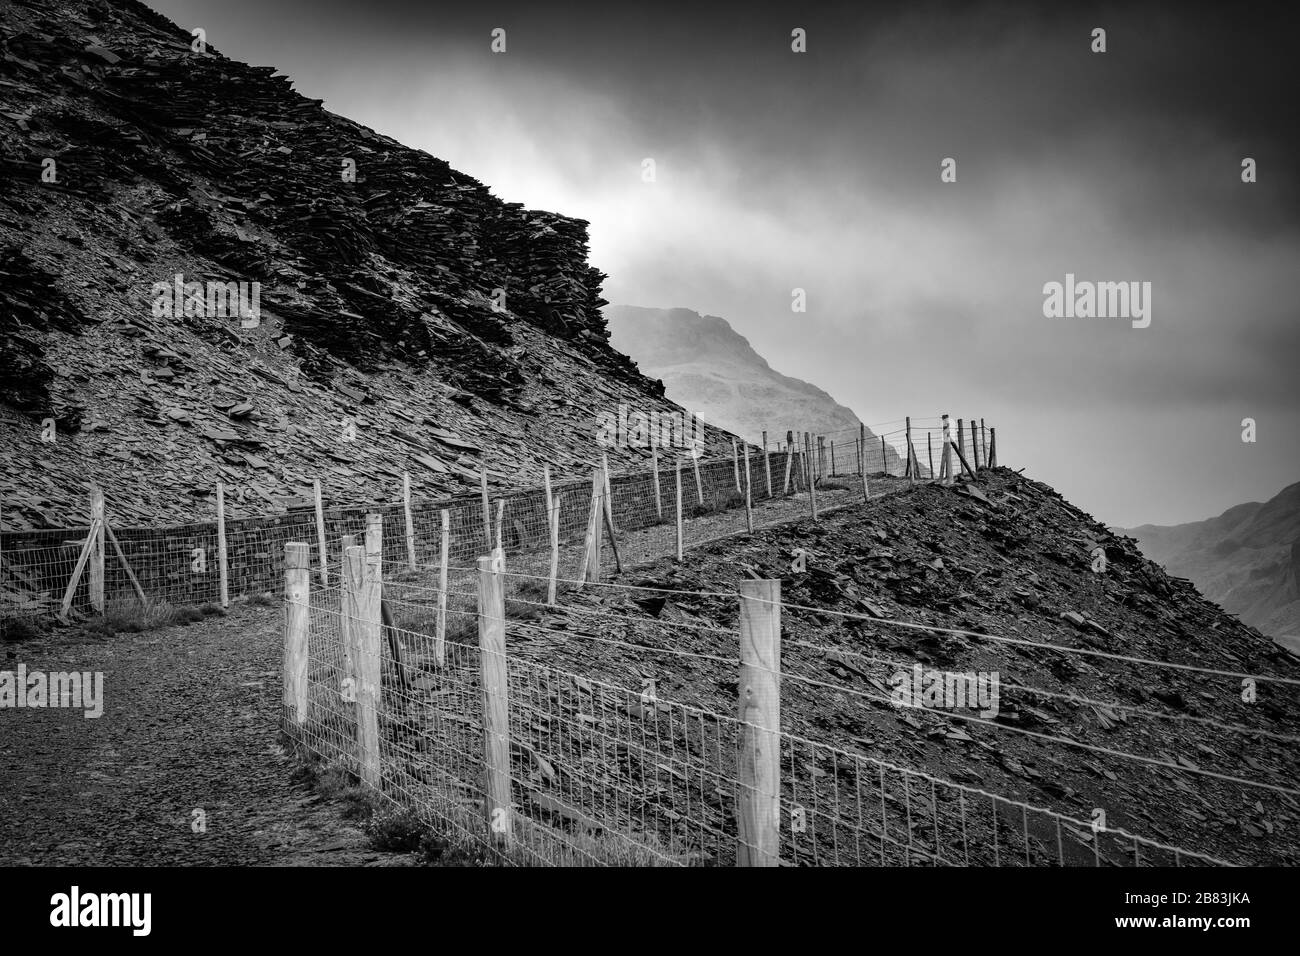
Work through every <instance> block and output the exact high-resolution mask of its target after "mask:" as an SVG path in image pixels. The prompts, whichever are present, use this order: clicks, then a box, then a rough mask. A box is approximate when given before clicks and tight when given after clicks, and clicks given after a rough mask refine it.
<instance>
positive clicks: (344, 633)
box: [339, 534, 357, 703]
mask: <svg viewBox="0 0 1300 956" xmlns="http://www.w3.org/2000/svg"><path fill="white" fill-rule="evenodd" d="M356 544H357V539H356V536H355V535H351V534H345V535H343V537H342V538H340V539H339V588H340V590H339V642H340V644H341V645H342V647H343V674H342V676H341V677H340V678H339V693H340V695H341V696H342V697H343V698H344V699H345V700H347V701H348V702H349V703H356V699H357V695H356V685H357V665H356V655H355V654H354V653H353V645H354V638H353V631H355V630H356V624H355V621H356V614H357V608H356V596H355V595H354V594H353V590H354V588H353V585H352V576H351V575H350V574H348V573H347V571H346V570H345V568H344V565H346V564H347V563H348V551H349V550H351V549H352V548H354V547H356ZM345 683H346V685H347V693H344V692H343V688H344V684H345Z"/></svg>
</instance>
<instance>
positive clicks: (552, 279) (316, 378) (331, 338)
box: [0, 0, 730, 530]
mask: <svg viewBox="0 0 1300 956" xmlns="http://www.w3.org/2000/svg"><path fill="white" fill-rule="evenodd" d="M195 45H196V44H195V38H194V37H192V36H191V34H190V33H189V32H188V31H187V30H184V29H182V28H180V27H178V26H177V25H175V24H172V23H171V22H169V21H167V20H166V19H165V18H163V17H161V16H159V15H158V14H156V13H154V12H153V11H151V10H149V9H147V8H146V7H144V6H143V5H141V4H139V3H135V2H130V0H126V2H121V3H112V4H110V3H105V2H98V0H64V2H53V3H51V2H44V0H42V2H40V3H36V2H16V0H0V157H2V159H0V177H2V178H3V180H4V181H5V188H4V189H3V190H0V443H3V445H4V446H5V448H6V449H7V451H8V452H9V453H8V454H6V455H5V457H4V459H3V463H2V464H0V494H2V495H3V501H4V516H3V522H4V524H3V527H4V528H5V529H6V530H21V529H25V528H40V527H67V526H71V525H77V524H84V523H85V514H84V513H85V510H86V505H85V501H86V494H85V488H84V484H85V482H86V481H87V479H89V478H91V477H93V478H95V479H96V480H98V481H99V482H100V484H101V485H103V487H104V489H105V493H106V495H107V497H108V502H109V508H110V514H111V515H113V516H114V518H115V520H117V521H118V522H120V523H127V524H129V523H140V524H159V523H161V524H175V523H179V522H182V521H185V520H196V519H203V520H211V517H212V513H213V511H212V508H213V497H214V491H213V489H214V487H215V483H216V481H217V480H218V479H221V480H223V481H225V482H226V484H227V485H228V486H229V489H230V493H229V494H228V496H227V497H228V501H229V504H230V508H231V509H232V514H233V515H235V516H238V515H241V514H255V513H265V512H275V511H278V510H283V509H284V507H286V505H292V504H294V503H296V502H301V500H302V499H303V498H304V497H305V496H306V495H308V494H309V493H310V489H311V480H312V479H313V478H319V479H321V480H322V483H323V485H324V488H325V494H326V496H327V498H329V499H330V500H332V501H339V502H344V501H346V502H350V503H355V502H365V501H375V500H392V499H393V497H394V495H395V491H394V489H395V487H396V484H395V483H396V482H397V481H398V480H399V476H400V474H401V473H402V472H403V471H410V472H411V474H412V479H413V482H414V485H415V488H416V492H417V494H430V495H434V494H442V493H446V492H454V491H456V490H460V489H463V488H466V487H469V486H471V485H472V484H473V483H474V482H475V481H476V477H477V472H478V468H479V466H480V463H485V464H486V467H487V469H488V473H489V477H490V479H491V483H492V484H493V485H499V484H511V485H512V486H518V485H519V484H521V483H523V482H525V481H537V482H540V478H541V466H542V464H543V463H546V462H549V463H551V465H552V467H553V470H554V471H555V472H556V473H557V474H559V473H569V474H574V473H581V472H583V471H584V470H585V469H586V468H587V467H588V466H589V464H590V462H591V461H592V458H593V453H594V451H597V450H598V449H595V447H594V436H595V435H596V432H597V428H598V425H597V421H596V417H597V415H598V414H599V413H600V412H603V411H611V412H612V411H614V410H615V409H616V408H617V406H618V405H619V403H622V402H625V403H628V404H630V405H632V406H633V407H637V408H640V409H643V410H645V411H647V412H650V411H653V410H662V411H668V412H671V411H674V410H676V407H675V406H673V405H672V403H670V402H668V401H666V400H665V399H664V398H663V393H662V387H661V386H660V385H659V384H658V383H657V382H654V381H652V380H650V379H647V378H645V377H644V376H642V375H641V374H640V373H639V372H638V371H637V370H636V368H635V366H633V365H632V364H631V362H630V361H629V360H628V359H627V358H626V357H625V356H623V355H620V354H619V353H617V352H616V351H614V350H613V349H611V348H610V347H609V345H608V341H607V339H608V333H607V331H606V329H605V325H604V320H603V318H602V317H601V313H600V307H601V306H602V305H604V300H603V299H602V298H601V297H600V286H601V281H602V279H603V275H602V274H601V273H600V272H599V271H598V270H597V269H595V268H594V267H592V266H591V265H590V264H589V263H588V261H587V228H586V223H585V222H582V221H581V220H576V219H570V218H566V217H564V216H561V215H557V214H554V213H550V212H540V211H536V210H529V209H525V208H523V207H522V206H520V205H519V204H516V203H509V202H504V201H502V200H500V199H498V198H496V197H494V196H493V195H492V194H491V193H490V192H489V190H488V188H487V187H486V186H484V185H483V184H481V183H479V182H477V181H475V180H474V179H473V178H471V177H470V176H468V175H465V174H464V173H461V172H458V171H456V170H454V169H452V168H450V167H449V166H448V165H447V164H446V163H445V162H443V161H442V160H439V159H436V158H435V157H433V156H430V155H428V154H425V153H423V152H419V151H416V150H412V149H408V148H406V147H403V146H402V145H401V144H399V143H397V142H395V141H393V140H392V139H389V138H387V137H385V136H381V135H379V134H377V133H375V132H373V131H372V130H370V129H367V128H366V127H364V126H362V125H360V124H358V123H355V122H352V121H350V120H347V119H344V118H342V117H339V116H336V115H334V114H331V113H329V112H328V111H326V110H325V109H323V108H322V107H321V105H320V103H319V101H315V100H310V99H307V98H305V97H303V96H301V95H299V94H298V93H296V92H294V91H293V89H292V87H291V83H290V81H289V80H288V78H287V77H284V76H281V75H277V74H276V73H275V71H274V69H273V68H271V67H254V66H249V65H246V64H243V63H239V62H236V61H233V60H230V59H228V58H226V57H224V56H222V55H221V54H220V53H219V52H218V51H217V50H215V49H214V48H212V47H210V46H208V47H206V48H203V49H202V50H198V51H196V49H195V48H194V46H195ZM353 174H354V175H353ZM178 275H179V276H181V281H182V282H183V283H194V282H197V283H202V284H204V288H206V287H207V286H206V284H207V283H229V282H235V283H239V282H243V283H248V284H249V285H248V288H250V289H251V287H252V285H251V284H252V283H257V284H258V286H257V288H258V289H259V304H260V309H259V313H258V321H257V322H256V324H254V323H251V322H248V321H245V318H244V317H241V316H220V315H213V314H207V313H204V314H196V315H184V314H179V315H169V314H167V311H168V310H167V309H166V307H165V302H163V301H162V297H160V296H158V295H157V290H156V288H155V284H156V283H166V284H169V285H172V286H174V285H175V281H176V280H175V277H176V276H178ZM709 440H710V442H713V443H716V448H717V450H723V449H726V450H729V447H730V445H729V442H725V443H724V440H723V437H722V435H721V433H719V432H717V431H716V430H710V432H709ZM610 454H611V459H612V464H613V465H614V466H615V467H616V468H617V467H618V466H620V465H621V464H627V463H629V462H630V461H631V460H632V456H636V459H637V460H638V461H639V460H640V459H641V458H645V457H648V454H649V452H648V451H644V450H635V451H629V450H619V449H611V450H610Z"/></svg>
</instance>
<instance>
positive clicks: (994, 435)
mask: <svg viewBox="0 0 1300 956" xmlns="http://www.w3.org/2000/svg"><path fill="white" fill-rule="evenodd" d="M997 466H998V430H997V429H996V428H990V429H989V467H990V468H996V467H997Z"/></svg>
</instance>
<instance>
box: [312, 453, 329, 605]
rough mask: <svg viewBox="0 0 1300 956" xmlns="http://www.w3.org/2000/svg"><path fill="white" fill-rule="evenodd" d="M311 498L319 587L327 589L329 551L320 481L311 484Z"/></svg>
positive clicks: (315, 480)
mask: <svg viewBox="0 0 1300 956" xmlns="http://www.w3.org/2000/svg"><path fill="white" fill-rule="evenodd" d="M311 491H312V497H313V498H315V499H316V548H317V551H318V552H319V554H320V586H321V587H328V586H329V583H330V573H329V551H328V550H327V549H326V547H325V507H324V503H323V501H322V500H321V493H320V479H319V478H313V479H312V482H311Z"/></svg>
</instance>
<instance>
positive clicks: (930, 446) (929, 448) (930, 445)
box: [925, 428, 934, 480]
mask: <svg viewBox="0 0 1300 956" xmlns="http://www.w3.org/2000/svg"><path fill="white" fill-rule="evenodd" d="M932 437H933V436H932V435H931V434H930V429H929V428H926V430H925V459H926V461H928V462H929V463H930V478H931V480H933V479H934V442H932V441H931V440H930V439H931V438H932Z"/></svg>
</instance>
